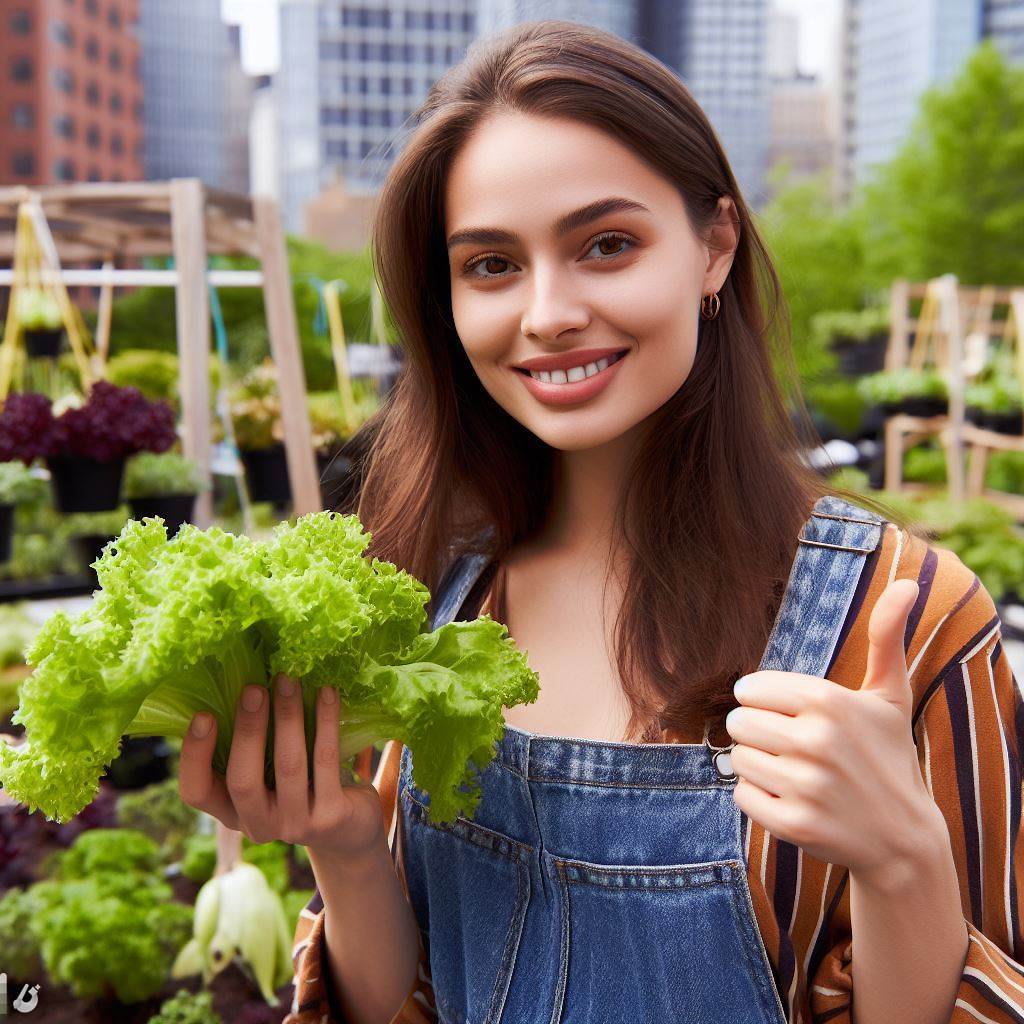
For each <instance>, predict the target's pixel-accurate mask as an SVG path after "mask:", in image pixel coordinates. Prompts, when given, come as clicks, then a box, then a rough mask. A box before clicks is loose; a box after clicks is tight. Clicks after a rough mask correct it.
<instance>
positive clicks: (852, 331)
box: [811, 306, 889, 378]
mask: <svg viewBox="0 0 1024 1024" xmlns="http://www.w3.org/2000/svg"><path fill="white" fill-rule="evenodd" d="M811 330H812V331H813V332H814V333H815V334H816V335H817V339H818V343H819V344H820V345H822V347H827V348H829V349H831V350H832V352H833V353H835V356H836V360H837V365H836V369H837V371H838V372H839V374H840V375H841V376H843V377H851V378H860V377H863V376H866V375H867V374H869V373H878V372H880V371H881V370H882V369H883V368H884V367H885V353H886V349H887V348H888V346H889V310H888V309H887V308H885V307H883V306H878V307H871V308H869V309H862V310H857V311H849V310H836V311H828V312H825V313H818V314H817V315H816V316H815V317H813V319H812V320H811Z"/></svg>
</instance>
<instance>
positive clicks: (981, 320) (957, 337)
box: [885, 274, 1024, 519]
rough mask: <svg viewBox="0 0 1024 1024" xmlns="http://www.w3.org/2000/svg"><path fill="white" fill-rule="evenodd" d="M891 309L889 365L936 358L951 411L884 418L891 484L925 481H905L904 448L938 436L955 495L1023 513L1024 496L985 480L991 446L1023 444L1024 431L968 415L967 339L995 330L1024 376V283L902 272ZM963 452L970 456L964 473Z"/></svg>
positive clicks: (903, 487) (896, 487)
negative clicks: (916, 306) (990, 425)
mask: <svg viewBox="0 0 1024 1024" xmlns="http://www.w3.org/2000/svg"><path fill="white" fill-rule="evenodd" d="M915 299H923V300H924V301H923V304H922V306H921V309H920V311H919V313H918V315H917V316H916V317H914V316H912V315H911V313H910V305H911V302H912V301H913V300H915ZM996 305H1005V306H1007V307H1008V313H1007V316H1006V318H1005V319H1004V320H996V319H994V317H993V312H994V307H995V306H996ZM890 317H891V319H890V336H889V347H888V349H887V351H886V360H885V368H886V370H896V369H900V368H902V367H906V366H909V367H913V368H915V369H921V368H923V367H924V366H926V365H931V366H933V367H935V368H936V369H937V370H939V371H941V372H944V373H945V374H946V379H947V382H948V385H949V411H948V413H944V414H942V415H940V416H910V415H908V414H906V413H899V414H897V415H895V416H890V417H888V418H887V419H886V423H885V488H886V490H892V491H897V492H898V491H912V490H917V489H920V488H922V487H924V486H925V485H921V484H911V483H906V482H904V480H903V456H904V454H905V453H906V451H907V449H908V448H910V447H913V446H914V445H916V444H918V443H919V442H920V441H923V440H925V439H926V438H929V437H938V438H939V439H940V442H941V444H942V445H943V447H944V448H945V451H946V479H947V481H948V484H949V494H950V497H951V498H952V499H953V500H954V501H962V500H963V499H964V498H971V497H985V498H987V499H989V500H991V501H993V502H995V503H996V504H999V505H1001V506H1002V507H1004V508H1007V509H1009V510H1010V511H1011V512H1012V513H1013V514H1014V515H1015V516H1016V517H1017V518H1018V519H1024V496H1021V495H1018V494H1007V493H1004V492H1002V491H993V490H989V489H986V488H985V486H984V481H985V467H986V464H987V461H988V456H989V454H990V453H991V452H992V451H997V450H998V451H1019V452H1024V436H1020V437H1018V436H1016V435H1011V434H1002V433H999V432H997V431H994V430H988V429H986V428H984V427H979V426H977V425H976V424H974V423H968V422H967V421H966V420H965V418H964V412H965V402H964V389H965V383H966V382H965V372H964V371H965V359H966V358H967V354H968V353H967V345H966V340H967V338H968V337H969V336H970V335H972V334H974V335H980V336H983V337H984V339H985V345H986V346H987V345H988V343H989V341H990V339H991V338H992V337H993V336H997V335H1000V336H1001V337H1002V341H1003V343H1004V344H1010V345H1013V346H1014V347H1015V351H1014V357H1015V363H1016V366H1017V374H1018V377H1019V378H1020V380H1021V381H1022V382H1024V288H1008V287H1002V288H1000V287H996V286H995V285H982V286H973V287H972V286H964V285H960V284H959V283H958V282H957V279H956V277H955V276H954V275H953V274H946V275H945V276H943V277H939V278H935V279H934V280H932V281H928V282H923V283H911V282H908V281H905V280H897V281H894V282H893V285H892V292H891V304H890ZM911 336H913V341H911ZM965 454H967V455H968V456H969V462H968V466H967V471H966V473H965V470H964V455H965Z"/></svg>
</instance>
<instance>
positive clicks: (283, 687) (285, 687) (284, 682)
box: [277, 676, 295, 697]
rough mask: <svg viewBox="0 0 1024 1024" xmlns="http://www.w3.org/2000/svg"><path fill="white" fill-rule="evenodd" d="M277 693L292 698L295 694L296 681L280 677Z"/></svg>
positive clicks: (278, 678)
mask: <svg viewBox="0 0 1024 1024" xmlns="http://www.w3.org/2000/svg"><path fill="white" fill-rule="evenodd" d="M277 692H278V694H280V696H282V697H290V696H291V695H292V694H293V693H294V692H295V681H294V680H293V679H290V678H289V677H288V676H278V677H277Z"/></svg>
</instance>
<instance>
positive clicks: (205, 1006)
mask: <svg viewBox="0 0 1024 1024" xmlns="http://www.w3.org/2000/svg"><path fill="white" fill-rule="evenodd" d="M147 1024H223V1020H222V1018H221V1016H220V1014H219V1013H217V1012H216V1011H215V1010H214V1009H213V995H212V994H211V993H209V992H189V991H188V989H184V988H183V989H181V990H180V991H179V992H178V993H177V994H176V995H173V996H171V998H170V999H167V1000H165V1001H164V1003H163V1004H162V1005H161V1007H160V1009H159V1011H158V1012H157V1014H156V1016H154V1017H150V1018H149V1020H148V1022H147Z"/></svg>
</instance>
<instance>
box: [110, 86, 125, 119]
mask: <svg viewBox="0 0 1024 1024" xmlns="http://www.w3.org/2000/svg"><path fill="white" fill-rule="evenodd" d="M109 106H110V109H111V110H112V111H113V112H114V113H115V114H120V113H121V111H122V110H124V100H123V99H121V94H120V93H119V92H118V91H117V90H116V89H115V90H114V91H113V92H112V93H111V94H110V100H109Z"/></svg>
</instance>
